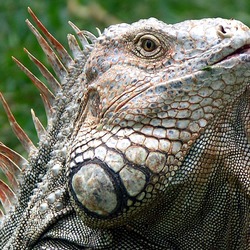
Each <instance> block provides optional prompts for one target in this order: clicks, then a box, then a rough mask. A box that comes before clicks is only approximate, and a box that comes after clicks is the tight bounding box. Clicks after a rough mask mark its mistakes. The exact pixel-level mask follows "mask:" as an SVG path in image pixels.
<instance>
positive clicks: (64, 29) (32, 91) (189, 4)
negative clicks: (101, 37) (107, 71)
mask: <svg viewBox="0 0 250 250" xmlns="http://www.w3.org/2000/svg"><path fill="white" fill-rule="evenodd" d="M28 6H30V7H31V8H32V9H33V11H34V12H35V13H36V14H37V16H38V17H39V18H40V20H41V21H42V22H43V23H44V24H45V26H46V27H47V28H48V29H49V31H50V32H51V33H52V34H53V35H54V36H55V37H56V38H57V39H58V40H59V41H60V42H61V43H62V44H63V45H65V46H66V48H67V39H66V35H67V34H68V33H73V31H72V30H71V28H70V26H69V25H68V23H67V21H68V20H71V21H73V22H74V23H75V24H76V25H77V26H78V27H79V28H81V29H86V30H89V31H91V32H94V33H96V31H95V27H99V28H100V29H101V30H102V29H103V28H105V27H107V26H109V25H110V24H114V23H119V22H128V23H131V22H134V21H137V20H138V19H141V18H148V17H151V16H154V17H156V18H158V19H160V20H162V21H164V22H166V23H176V22H180V21H183V20H185V19H200V18H204V17H223V18H234V19H238V20H241V21H242V22H244V23H245V24H247V25H250V2H249V0H237V1H233V0H209V1H207V0H204V1H202V0H182V1H177V0H158V1H157V0H142V1H135V0H126V1H114V0H105V1H101V0H96V1H90V0H85V1H84V0H82V1H80V0H68V1H66V0H60V1H59V0H53V1H49V0H43V1H38V0H29V1H28V0H22V1H21V0H8V1H1V2H0V24H1V28H0V65H1V66H0V91H1V92H3V93H4V96H5V98H6V99H7V101H8V103H9V105H10V107H11V109H12V111H13V113H14V114H15V117H16V119H17V120H18V122H19V123H20V124H21V126H22V127H23V128H24V130H25V131H26V132H27V134H28V135H29V136H30V138H31V139H32V140H33V141H34V142H35V143H37V137H36V133H35V130H34V127H33V124H32V119H31V115H30V109H31V108H33V109H34V110H35V112H36V114H37V116H38V117H39V118H40V119H41V120H42V122H43V123H44V124H46V118H45V112H44V109H43V104H42V101H41V99H40V96H39V92H38V91H37V90H36V88H35V87H34V86H33V85H32V83H31V81H30V80H29V79H28V78H27V77H26V76H25V74H24V73H23V72H21V71H20V70H19V69H18V68H17V66H16V65H15V63H14V62H13V61H12V59H11V56H12V55H14V56H15V57H17V58H18V59H19V60H20V61H21V62H23V63H24V65H26V66H27V67H28V68H29V69H31V70H32V71H33V72H34V73H35V74H36V75H37V76H39V77H40V73H39V72H38V70H37V69H36V67H35V66H33V65H32V63H31V62H30V61H29V59H28V57H27V55H26V54H25V53H24V51H23V47H26V48H28V49H29V50H30V51H31V52H32V53H33V54H34V55H35V56H36V57H37V58H39V59H40V60H41V61H42V62H45V65H46V59H45V56H44V55H43V53H42V50H41V49H40V48H39V46H38V44H37V42H36V39H35V37H34V36H33V34H32V33H31V32H30V31H29V29H28V27H27V26H26V24H25V19H26V18H29V15H28V12H27V7H28ZM47 65H48V64H47ZM0 141H2V142H3V143H5V144H6V145H7V146H9V147H11V148H13V149H15V150H17V151H18V152H19V153H21V154H24V150H23V148H22V147H21V145H20V143H19V142H18V140H17V139H16V138H15V136H14V134H13V132H12V131H11V129H10V126H9V124H8V121H7V118H6V115H5V113H4V112H3V108H2V107H1V106H0Z"/></svg>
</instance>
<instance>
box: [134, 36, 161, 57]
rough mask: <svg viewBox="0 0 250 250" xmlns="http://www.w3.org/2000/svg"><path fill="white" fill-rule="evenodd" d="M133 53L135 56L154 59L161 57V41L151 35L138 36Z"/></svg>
mask: <svg viewBox="0 0 250 250" xmlns="http://www.w3.org/2000/svg"><path fill="white" fill-rule="evenodd" d="M134 51H135V53H136V55H137V56H140V57H143V58H147V59H154V58H157V57H159V56H160V55H162V52H163V47H162V44H161V41H160V40H159V39H158V38H157V37H156V36H153V35H151V34H143V35H141V34H139V35H137V36H136V38H135V50H134Z"/></svg>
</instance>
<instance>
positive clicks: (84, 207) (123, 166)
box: [0, 11, 250, 249]
mask: <svg viewBox="0 0 250 250" xmlns="http://www.w3.org/2000/svg"><path fill="white" fill-rule="evenodd" d="M30 12H31V11H30ZM31 15H32V17H33V19H34V20H35V22H36V24H37V25H38V27H39V28H40V30H41V31H42V33H43V34H44V36H45V38H46V39H47V40H48V43H47V42H46V41H45V39H44V38H43V36H42V35H41V34H40V33H39V32H38V31H37V30H36V29H35V28H34V27H33V25H31V24H30V23H29V22H28V25H29V27H30V28H31V30H32V31H33V33H34V34H35V36H36V37H37V39H38V41H39V43H40V45H41V47H42V48H43V50H44V52H45V54H46V55H47V57H48V60H49V62H50V64H51V65H52V67H53V69H54V71H55V73H56V75H57V77H54V76H52V75H51V74H50V72H49V71H48V70H47V69H46V68H45V67H44V66H43V65H42V63H41V62H40V61H38V60H37V59H36V58H35V57H34V56H32V55H31V54H30V53H29V52H28V55H29V57H30V58H31V60H32V61H33V62H34V63H35V64H36V66H37V67H38V68H39V70H40V71H41V72H42V74H43V75H44V76H45V78H46V79H47V80H48V82H49V84H50V85H51V88H52V89H53V90H54V92H55V93H54V94H53V93H51V92H50V91H49V90H48V89H47V88H46V87H45V86H44V85H43V84H42V82H41V81H40V80H39V79H37V78H36V77H34V75H33V74H32V73H31V72H29V71H28V70H27V69H26V68H25V67H24V66H23V65H22V64H21V63H19V62H18V61H17V63H18V65H19V66H20V67H21V69H22V70H23V71H24V72H25V73H26V74H27V75H28V76H29V77H30V78H31V80H32V81H33V82H34V83H35V85H36V86H37V87H38V88H39V89H40V91H41V95H42V97H43V100H44V103H45V107H46V111H47V114H48V128H47V129H46V130H45V129H44V128H43V127H42V125H41V124H40V123H39V120H38V118H37V117H36V116H35V115H34V113H33V119H34V123H35V125H36V128H37V131H38V134H39V135H40V142H39V146H38V148H36V147H35V146H34V145H33V144H32V143H31V142H30V140H29V139H28V138H27V136H26V135H25V133H24V132H23V131H22V130H21V128H20V127H19V126H18V125H17V124H16V121H15V119H14V117H13V116H12V114H11V112H10V110H9V108H8V105H7V104H6V103H5V101H4V100H3V98H2V96H1V99H2V101H3V104H4V107H5V109H6V111H7V114H8V117H9V120H10V121H11V124H12V126H13V128H14V131H15V133H16V134H17V136H18V137H19V139H20V140H21V141H22V142H23V144H24V146H25V147H26V148H27V150H28V151H29V153H30V157H29V159H28V161H25V160H24V159H22V158H21V157H20V156H18V155H17V154H16V153H14V152H12V151H11V150H10V149H8V148H6V147H5V146H3V145H2V144H0V152H1V155H5V156H7V158H9V159H10V160H11V161H12V162H14V163H16V165H17V164H18V163H19V164H20V165H24V164H25V165H26V169H25V170H24V174H23V181H22V184H20V186H21V187H20V191H19V194H20V195H19V198H18V201H17V202H16V206H15V209H13V211H11V212H9V214H8V215H7V216H5V221H4V223H3V225H2V228H1V231H0V246H1V247H2V248H3V249H8V247H10V246H15V247H16V249H33V247H37V249H41V248H39V247H45V248H46V247H51V248H52V247H58V246H59V247H61V246H63V247H65V248H66V247H68V248H69V249H70V248H73V247H74V246H80V247H82V246H83V247H92V248H100V247H101V248H105V249H111V248H112V249H114V248H115V246H116V245H115V243H114V244H113V239H114V241H115V236H114V234H115V233H116V230H117V232H118V231H119V230H121V232H122V233H121V234H120V236H121V237H125V238H126V237H127V238H130V240H131V242H130V243H131V244H132V245H134V244H141V245H142V246H144V245H143V244H144V243H143V242H141V243H140V242H139V243H138V242H137V241H135V240H134V239H133V240H132V239H131V237H135V238H136V237H138V236H139V235H142V236H143V237H144V235H143V234H144V233H146V232H147V233H148V232H149V233H150V234H147V236H145V238H147V240H145V239H144V242H146V241H149V244H148V245H147V246H154V245H157V246H159V245H164V244H162V242H164V243H165V242H166V241H168V236H169V235H172V231H171V230H170V232H169V231H168V230H167V226H166V225H165V224H164V225H163V224H161V223H163V222H164V223H165V222H166V221H167V223H168V225H170V224H171V223H174V222H173V221H174V220H173V216H172V215H173V214H175V213H177V214H178V215H179V214H181V211H180V210H181V209H183V210H185V208H186V207H188V206H190V204H191V205H192V204H193V203H195V202H193V200H192V197H191V198H190V197H188V198H190V199H188V200H187V201H186V200H185V201H183V199H182V197H181V196H180V197H181V198H179V197H178V199H179V200H181V201H183V203H184V205H183V206H181V205H180V206H179V204H177V205H178V206H177V209H176V210H174V209H173V211H172V214H171V211H169V210H171V208H172V207H173V208H176V204H175V203H174V201H173V200H174V199H175V198H176V197H175V196H174V195H173V192H174V191H172V193H171V195H170V196H171V197H170V198H169V190H175V189H174V188H173V187H175V186H177V185H184V184H186V183H187V182H191V185H196V184H197V182H199V183H200V181H199V180H196V179H195V180H194V179H191V177H190V175H189V173H190V172H192V171H193V169H192V168H193V165H192V164H191V165H190V166H189V165H188V164H186V165H184V164H183V162H184V161H185V162H188V161H190V162H191V161H192V162H193V161H194V157H193V158H192V157H191V158H187V154H188V153H189V152H190V149H192V145H193V144H194V142H195V141H196V140H197V138H199V137H200V136H201V135H202V133H203V132H204V131H206V129H210V128H208V126H209V124H211V123H212V122H213V120H214V118H215V117H216V115H218V114H220V112H222V111H223V110H224V109H225V108H226V107H227V105H229V104H231V103H234V102H235V100H236V99H237V98H238V97H239V96H240V95H242V94H243V93H244V91H245V90H246V89H247V88H248V87H249V76H250V67H249V66H250V54H249V52H250V49H249V48H250V31H249V28H247V27H246V26H245V25H243V24H242V23H241V22H238V21H235V20H224V19H220V18H217V19H203V20H192V21H185V22H181V23H178V24H174V25H167V24H165V23H163V22H160V21H158V20H156V19H154V18H150V19H148V20H141V21H139V22H136V23H134V24H131V25H129V24H119V25H114V26H111V27H109V28H107V29H106V30H105V31H104V32H103V33H102V34H99V37H95V36H94V35H92V34H91V33H89V32H86V31H80V30H79V29H78V28H77V27H76V26H74V25H73V24H71V25H72V26H73V28H74V30H75V31H76V33H77V37H78V38H79V40H80V43H81V46H83V47H80V45H79V43H78V42H77V40H76V38H75V37H74V36H72V35H69V36H68V40H69V46H70V49H71V51H72V56H71V55H69V54H68V53H67V52H66V50H65V49H64V48H63V47H62V45H61V44H60V43H59V42H58V41H57V40H55V39H54V38H53V36H52V35H51V34H50V33H49V32H48V31H47V30H46V29H45V27H44V26H43V25H42V24H41V23H40V21H39V20H38V19H37V18H36V17H35V15H34V14H33V13H32V12H31ZM88 40H90V41H91V42H90V43H89V42H88ZM57 79H58V80H57ZM216 129H217V128H216ZM219 129H220V128H218V130H219ZM198 150H200V151H202V145H200V147H199V149H198ZM219 153H220V152H219ZM219 153H218V154H219ZM197 154H199V152H198V153H197ZM1 158H2V159H3V156H1ZM7 161H8V160H6V162H7ZM21 161H25V163H24V164H23V163H20V162H21ZM9 169H10V167H9ZM16 171H17V172H20V170H16ZM14 172H15V171H14ZM197 175H198V174H197ZM243 177H244V176H243ZM188 178H189V179H188ZM192 178H194V177H192ZM199 178H200V177H199ZM10 179H11V178H10ZM197 179H198V177H197ZM190 180H191V181H190ZM183 183H184V184H183ZM12 184H13V181H12ZM0 185H1V187H4V188H5V189H0V200H2V201H3V203H4V204H5V207H6V208H7V209H6V210H8V209H9V200H8V199H7V198H6V195H5V194H6V193H8V192H7V191H10V189H9V188H8V187H6V185H3V184H2V183H0ZM188 187H189V186H188ZM191 188H193V186H192V187H191ZM185 190H187V188H186V189H185ZM198 191H199V190H198ZM198 191H197V192H198ZM178 192H179V193H181V192H182V190H180V189H178ZM10 193H11V192H10ZM198 193H199V192H198ZM199 194H200V193H199ZM188 195H190V194H189V193H188ZM192 195H195V192H194V193H192ZM202 195H203V193H202ZM9 196H13V194H10V195H9ZM173 197H174V198H173ZM5 198H6V199H5ZM184 198H185V197H184ZM196 198H197V197H196ZM198 198H200V197H198ZM163 200H164V201H163ZM179 200H178V201H179ZM162 201H163V202H162ZM195 201H196V200H195ZM161 202H162V204H164V205H163V206H160V205H159V204H161ZM168 202H169V203H168ZM194 205H195V204H194ZM155 208H157V209H158V210H157V211H156V210H155ZM159 208H160V209H159ZM9 210H11V209H9ZM186 210H187V211H188V209H186ZM186 210H185V212H186ZM158 212H159V216H157V218H155V214H156V213H157V214H158ZM163 213H164V216H165V215H168V214H170V216H172V217H171V221H170V220H169V221H168V217H167V216H165V217H164V216H163ZM183 214H184V213H183ZM183 214H181V216H183ZM174 216H175V215H174ZM174 218H175V217H174ZM163 219H164V220H163ZM182 219H183V218H182ZM176 220H177V219H176ZM184 220H185V218H184V219H183V221H184ZM152 221H154V222H152ZM155 221H157V223H158V222H159V223H158V224H157V223H156V222H155ZM183 221H181V222H180V225H182V223H183ZM152 225H153V226H152ZM171 225H172V224H171ZM151 227H154V230H151ZM176 227H177V228H179V224H178V225H177V226H176ZM100 228H102V229H101V230H99V229H100ZM103 228H104V229H103ZM107 228H108V229H107ZM109 228H111V229H109ZM112 228H115V229H114V230H113V229H112ZM146 228H149V229H146ZM197 228H198V227H197ZM171 229H172V228H171ZM175 229H176V228H175ZM112 230H113V231H112ZM177 231H178V230H177ZM131 232H132V236H131V234H130V233H131ZM162 232H164V235H163V236H162ZM178 232H179V231H178ZM117 235H119V233H117ZM165 235H167V237H165ZM173 235H174V236H173V237H175V236H176V235H175V234H173ZM159 238H161V240H160V242H158V240H159ZM183 242H184V243H183V244H185V241H183ZM125 243H126V244H124V242H123V243H121V244H124V246H126V245H127V244H129V243H128V242H125ZM145 244H146V243H145ZM72 245H74V246H73V247H72ZM141 245H140V246H141ZM165 246H166V244H165V245H164V248H163V249H165ZM68 248H67V249H68ZM128 249H129V248H128ZM145 249H146V248H145ZM157 249H158V248H157ZM159 249H161V248H159Z"/></svg>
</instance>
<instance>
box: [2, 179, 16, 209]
mask: <svg viewBox="0 0 250 250" xmlns="http://www.w3.org/2000/svg"><path fill="white" fill-rule="evenodd" d="M15 197H16V196H15V194H14V193H13V191H12V190H11V189H10V187H9V186H8V185H7V184H6V183H4V182H3V181H2V180H0V202H1V203H2V205H3V209H4V211H5V213H7V212H9V210H10V207H11V204H12V203H13V202H14V200H15Z"/></svg>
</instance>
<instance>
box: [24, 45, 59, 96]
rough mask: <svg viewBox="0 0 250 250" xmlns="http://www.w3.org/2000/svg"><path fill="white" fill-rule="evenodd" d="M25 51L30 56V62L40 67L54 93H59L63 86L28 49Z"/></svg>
mask: <svg viewBox="0 0 250 250" xmlns="http://www.w3.org/2000/svg"><path fill="white" fill-rule="evenodd" d="M24 51H25V52H26V53H27V54H28V56H29V58H30V60H31V61H32V62H33V63H34V64H35V65H36V66H37V67H38V69H39V70H40V72H41V73H42V75H43V76H44V77H45V78H46V80H47V82H48V84H49V86H50V87H51V88H52V90H53V91H54V92H57V91H58V90H59V89H60V88H61V85H60V83H59V82H58V81H57V80H56V78H55V77H54V76H53V75H52V74H51V73H50V72H49V70H48V69H47V68H46V67H45V66H44V65H43V64H42V63H41V62H40V61H39V60H38V59H37V58H35V57H34V56H33V55H32V54H31V53H30V52H29V51H28V50H27V49H24Z"/></svg>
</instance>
